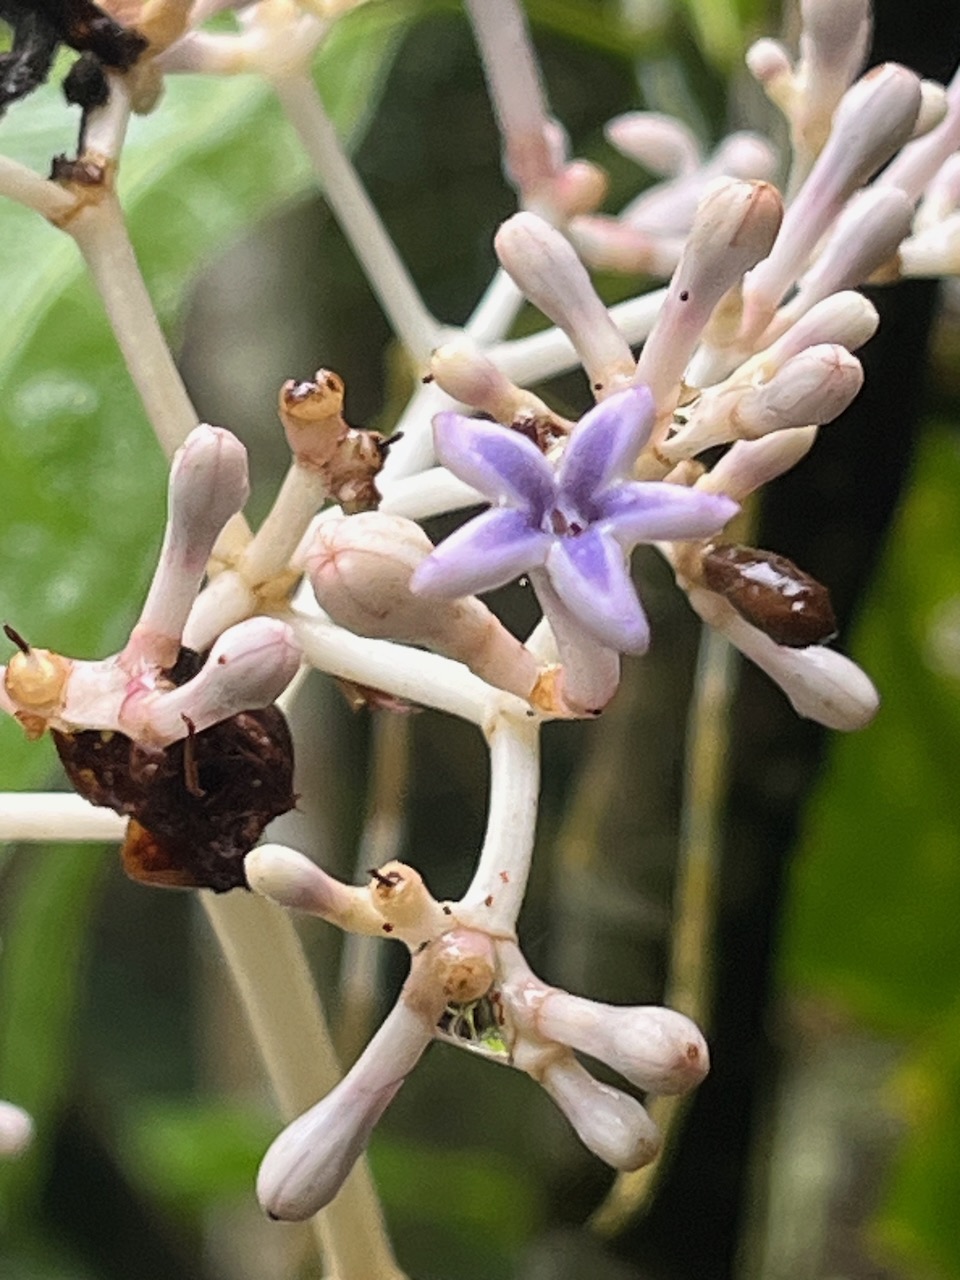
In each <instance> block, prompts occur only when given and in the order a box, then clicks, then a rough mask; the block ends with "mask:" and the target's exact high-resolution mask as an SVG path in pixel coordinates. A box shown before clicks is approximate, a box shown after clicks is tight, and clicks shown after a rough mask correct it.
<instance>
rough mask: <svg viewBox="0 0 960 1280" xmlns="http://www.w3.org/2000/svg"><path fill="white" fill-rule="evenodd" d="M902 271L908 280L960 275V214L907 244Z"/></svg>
mask: <svg viewBox="0 0 960 1280" xmlns="http://www.w3.org/2000/svg"><path fill="white" fill-rule="evenodd" d="M900 271H901V274H903V275H905V276H939V275H956V274H957V273H958V272H960V214H956V213H955V214H951V216H950V217H949V218H945V219H944V220H943V222H941V223H940V224H939V225H938V226H936V227H928V228H927V229H926V230H925V231H921V232H920V234H919V235H915V236H910V238H909V239H907V240H904V242H903V245H902V246H901V249H900Z"/></svg>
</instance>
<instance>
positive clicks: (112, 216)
mask: <svg viewBox="0 0 960 1280" xmlns="http://www.w3.org/2000/svg"><path fill="white" fill-rule="evenodd" d="M64 229H65V230H66V231H68V232H69V233H70V234H71V235H72V236H73V238H74V240H76V242H77V246H78V247H79V249H80V252H81V253H82V254H83V257H84V260H85V261H86V264H87V266H88V268H89V270H90V274H91V275H92V276H93V280H94V284H95V285H96V287H97V290H98V292H99V294H100V297H101V298H102V300H103V305H104V309H105V310H106V313H107V318H108V319H109V321H110V325H111V328H112V329H113V332H114V336H115V337H116V339H117V343H118V345H119V347H120V351H121V353H122V354H123V358H124V360H125V362H126V365H127V369H128V370H129V372H130V377H131V378H132V379H133V383H134V385H135V386H136V388H137V392H138V394H139V396H140V399H141V400H142V402H143V407H144V409H145V410H146V413H147V417H148V418H149V419H150V424H151V426H152V427H153V429H154V432H155V433H156V436H157V439H158V440H159V442H160V445H161V448H162V449H163V451H164V453H165V454H166V455H167V457H172V456H173V454H174V453H175V452H176V450H177V449H178V448H179V447H180V445H181V444H182V443H183V442H184V440H185V439H186V438H187V436H188V435H189V434H190V432H191V431H192V430H193V428H194V427H195V426H196V425H197V422H198V418H197V411H196V409H194V407H193V404H192V403H191V400H190V397H189V396H188V395H187V390H186V387H185V386H184V385H183V380H182V378H181V377H180V373H179V371H178V370H177V366H176V364H175V363H174V360H173V356H172V355H171V353H170V348H169V347H168V346H167V342H166V339H165V338H164V336H163V331H162V330H161V328H160V322H159V321H158V320H157V316H156V312H155V311H154V309H153V303H152V302H151V301H150V295H149V293H148V292H147V287H146V285H145V284H144V281H143V276H142V275H141V274H140V267H139V266H138V264H137V259H136V255H135V254H134V251H133V245H132V244H131V243H130V237H129V236H128V234H127V228H126V224H125V223H124V220H123V213H122V211H121V208H120V204H119V202H118V200H117V198H116V195H115V194H114V193H113V192H109V191H104V192H103V194H102V196H101V198H100V199H99V200H96V201H95V202H91V203H89V204H87V205H86V206H85V207H84V208H83V209H81V210H80V211H79V213H77V215H76V216H75V217H73V218H71V219H70V221H69V222H68V223H67V224H66V226H65V228H64ZM249 536H250V534H249V530H248V529H247V525H246V522H245V521H244V520H243V518H242V517H241V516H234V517H233V518H232V519H231V520H230V522H229V523H228V524H227V526H226V527H225V529H224V530H223V533H221V535H220V538H219V539H218V542H217V548H216V554H217V555H222V556H228V555H231V554H235V553H236V552H239V551H240V550H241V549H242V548H243V547H244V546H245V545H246V543H247V542H248V541H249Z"/></svg>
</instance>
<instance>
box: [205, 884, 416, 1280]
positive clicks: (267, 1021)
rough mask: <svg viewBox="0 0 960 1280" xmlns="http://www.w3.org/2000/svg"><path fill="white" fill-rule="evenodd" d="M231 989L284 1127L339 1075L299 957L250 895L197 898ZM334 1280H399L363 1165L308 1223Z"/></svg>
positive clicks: (270, 908) (274, 912) (278, 913)
mask: <svg viewBox="0 0 960 1280" xmlns="http://www.w3.org/2000/svg"><path fill="white" fill-rule="evenodd" d="M200 897H201V901H202V902H203V906H204V910H205V911H206V913H207V916H208V918H209V920H210V923H211V925H212V926H213V929H214V932H215V933H216V935H217V940H218V941H219V943H220V946H221V948H222V950H223V953H224V956H225V958H226V960H227V964H228V967H229V969H230V973H231V975H232V977H233V980H234V982H235V983H236V985H237V990H238V992H239V995H240V999H241V1001H242V1003H243V1008H244V1011H245V1013H246V1015H247V1019H248V1021H249V1023H250V1028H251V1031H252V1032H253V1036H254V1039H255V1041H256V1044H257V1048H258V1049H259V1051H260V1055H261V1057H262V1059H263V1063H264V1066H265V1068H266V1071H267V1074H268V1076H269V1078H270V1083H271V1086H272V1087H273V1091H274V1093H275V1095H276V1098H277V1103H278V1105H279V1107H280V1111H281V1113H282V1115H283V1118H284V1120H287V1121H289V1120H292V1119H293V1118H294V1117H295V1116H298V1115H300V1114H301V1113H302V1112H303V1111H306V1110H307V1109H308V1108H309V1107H311V1106H313V1104H314V1103H315V1102H316V1101H317V1099H318V1098H321V1097H323V1095H324V1094H326V1093H329V1092H330V1090H331V1089H332V1088H333V1087H334V1086H335V1085H336V1084H337V1083H338V1082H339V1079H340V1069H339V1065H338V1063H337V1059H336V1054H335V1053H334V1049H333V1043H332V1041H331V1038H330V1033H329V1031H328V1029H327V1025H326V1020H325V1018H324V1016H323V1010H322V1009H321V1007H320V1002H319V1000H318V999H317V994H316V990H315V988H314V985H313V979H312V978H311V976H310V972H309V970H308V968H307V964H306V960H305V958H304V955H303V949H302V948H301V946H300V942H299V940H298V938H297V935H296V931H295V930H294V927H293V925H292V923H291V922H290V918H289V917H288V916H287V915H286V913H285V912H284V911H282V910H281V909H280V908H279V907H277V906H275V905H274V904H273V903H272V902H268V901H267V900H266V899H265V898H261V897H259V896H257V895H256V894H247V893H232V894H229V895H227V894H224V895H216V894H211V893H202V894H201V895H200ZM314 1222H315V1224H316V1232H317V1236H318V1239H319V1242H320V1247H321V1249H322V1250H323V1254H324V1258H325V1262H326V1266H327V1271H328V1273H329V1274H330V1275H331V1276H335V1277H336V1280H402V1277H403V1272H402V1271H400V1269H399V1268H398V1267H397V1265H396V1262H395V1261H394V1259H393V1255H392V1252H391V1250H390V1246H389V1244H388V1242H387V1238H386V1234H385V1230H384V1225H383V1217H382V1214H381V1212H380V1206H379V1202H378V1200H377V1196H376V1192H375V1191H374V1188H373V1184H372V1182H371V1180H370V1175H369V1172H368V1170H367V1167H366V1165H365V1163H364V1162H363V1160H360V1161H358V1162H357V1164H356V1165H355V1166H354V1169H353V1172H352V1173H351V1174H350V1177H349V1178H348V1179H347V1181H346V1183H345V1184H344V1186H343V1189H342V1190H341V1192H340V1194H339V1195H338V1196H337V1198H336V1200H335V1201H334V1202H333V1203H332V1204H331V1205H329V1206H328V1208H327V1209H326V1210H325V1211H324V1212H323V1213H322V1214H320V1215H318V1217H317V1218H315V1219H314Z"/></svg>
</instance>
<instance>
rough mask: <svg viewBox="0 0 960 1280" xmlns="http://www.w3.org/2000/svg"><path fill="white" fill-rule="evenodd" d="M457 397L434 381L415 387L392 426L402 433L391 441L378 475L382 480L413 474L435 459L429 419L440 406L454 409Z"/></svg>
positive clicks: (432, 462)
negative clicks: (395, 423)
mask: <svg viewBox="0 0 960 1280" xmlns="http://www.w3.org/2000/svg"><path fill="white" fill-rule="evenodd" d="M456 407H457V401H456V400H454V399H453V398H452V396H448V395H447V393H446V392H445V391H444V390H443V388H442V387H439V386H437V384H436V383H435V382H428V383H424V384H422V385H421V386H419V387H417V389H416V391H415V392H414V393H413V395H412V396H411V397H410V400H409V401H408V403H407V407H406V408H405V409H404V411H403V413H402V414H401V415H400V419H399V421H398V422H397V425H396V426H395V427H394V429H393V434H394V435H400V434H402V435H403V439H402V440H398V441H397V443H396V444H395V445H392V446H391V448H390V452H389V453H388V454H387V460H386V462H385V463H384V464H383V470H382V471H381V473H380V474H381V476H382V477H383V479H384V480H385V481H390V480H396V479H399V478H400V477H401V476H409V475H415V474H416V473H417V472H419V471H424V470H426V469H427V468H428V467H432V466H433V465H434V463H435V462H436V455H435V453H434V450H433V419H434V416H435V415H436V414H438V413H440V411H441V410H443V409H454V408H456Z"/></svg>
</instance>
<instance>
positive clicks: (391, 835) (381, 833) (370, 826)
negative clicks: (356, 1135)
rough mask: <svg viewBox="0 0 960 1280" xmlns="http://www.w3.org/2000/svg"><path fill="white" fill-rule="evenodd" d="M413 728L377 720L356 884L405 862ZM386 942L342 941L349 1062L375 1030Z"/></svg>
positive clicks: (395, 719) (340, 1035) (348, 936)
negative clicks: (376, 870) (375, 870)
mask: <svg viewBox="0 0 960 1280" xmlns="http://www.w3.org/2000/svg"><path fill="white" fill-rule="evenodd" d="M410 724H411V719H410V717H409V716H404V715H391V714H390V713H389V712H382V713H381V714H379V715H377V716H375V717H374V720H373V724H372V726H371V730H372V731H371V741H370V755H371V764H370V786H369V789H368V791H367V805H366V814H365V817H364V824H363V831H362V832H361V834H360V842H359V845H358V848H357V861H356V866H355V868H354V876H353V882H354V883H355V884H363V883H364V882H365V881H366V880H367V879H368V878H369V874H370V868H371V867H382V866H384V865H385V864H386V863H388V862H392V861H393V860H394V859H398V858H399V857H400V854H401V845H402V843H403V827H404V811H405V809H406V791H407V786H408V781H409V770H410ZM381 942H382V939H380V938H371V937H368V936H366V935H364V934H360V933H345V934H344V936H343V949H342V951H341V953H340V981H339V1000H338V1007H339V1009H340V1010H341V1013H340V1017H339V1019H338V1026H337V1044H338V1046H339V1048H340V1053H341V1056H342V1058H343V1060H344V1061H345V1062H352V1061H353V1060H354V1059H355V1058H356V1057H357V1056H358V1055H359V1053H360V1050H361V1049H362V1048H363V1046H364V1044H365V1043H366V1042H367V1040H368V1039H369V1038H370V1033H371V1031H372V1029H373V1026H374V1019H375V1016H376V1012H377V1010H376V997H377V972H378V968H379V966H378V960H379V957H380V956H381V955H382V954H383V948H382V946H381Z"/></svg>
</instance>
